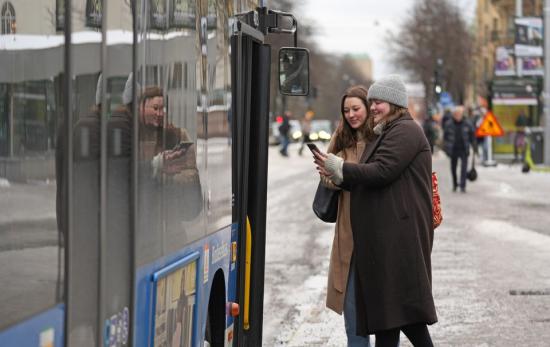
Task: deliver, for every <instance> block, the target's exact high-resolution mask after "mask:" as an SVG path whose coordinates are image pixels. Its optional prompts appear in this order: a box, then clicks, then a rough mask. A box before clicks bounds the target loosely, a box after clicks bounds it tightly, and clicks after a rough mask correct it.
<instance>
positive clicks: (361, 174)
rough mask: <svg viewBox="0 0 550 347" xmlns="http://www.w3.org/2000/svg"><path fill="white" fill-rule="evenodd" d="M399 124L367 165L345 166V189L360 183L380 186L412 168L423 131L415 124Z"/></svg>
mask: <svg viewBox="0 0 550 347" xmlns="http://www.w3.org/2000/svg"><path fill="white" fill-rule="evenodd" d="M413 126H414V127H416V128H418V129H416V128H413V127H412V126H409V125H404V124H403V125H396V126H395V127H394V128H391V129H390V130H389V132H388V133H387V134H386V136H385V137H384V138H383V139H382V142H381V143H380V146H379V147H378V148H377V149H376V152H375V153H374V155H373V159H372V160H371V161H369V162H368V163H361V164H353V163H344V168H343V173H344V182H345V186H350V185H355V184H361V185H365V186H369V187H380V186H385V185H387V184H390V183H391V182H393V181H395V180H396V179H397V178H398V177H399V176H400V175H401V173H402V172H403V171H404V170H405V169H406V168H407V167H408V166H409V164H410V163H411V162H412V160H413V159H414V158H415V157H416V155H417V154H418V152H419V150H420V140H425V137H424V135H423V134H422V133H421V131H422V129H420V127H419V126H417V125H416V124H414V125H413Z"/></svg>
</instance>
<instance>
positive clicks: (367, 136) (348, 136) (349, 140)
mask: <svg viewBox="0 0 550 347" xmlns="http://www.w3.org/2000/svg"><path fill="white" fill-rule="evenodd" d="M367 94H368V90H367V88H366V87H364V86H361V85H356V86H352V87H349V88H348V89H347V90H346V92H345V93H344V95H342V101H341V103H340V113H341V119H340V122H339V124H338V127H337V128H336V131H335V132H334V141H333V142H332V144H331V146H330V147H329V148H328V152H329V153H334V154H336V153H338V152H340V151H342V150H344V149H345V148H349V147H352V146H355V145H356V144H357V134H358V133H360V134H361V137H362V138H363V139H364V140H365V141H369V140H372V138H373V137H374V133H373V132H372V122H370V118H371V117H370V115H369V102H368V101H367ZM347 98H359V99H361V101H362V102H363V105H365V109H366V113H367V120H366V121H365V123H364V124H363V125H362V126H361V127H360V128H359V129H353V128H352V127H351V126H350V125H349V123H348V121H347V120H346V117H345V116H344V103H345V101H346V99H347Z"/></svg>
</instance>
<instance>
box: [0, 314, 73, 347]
mask: <svg viewBox="0 0 550 347" xmlns="http://www.w3.org/2000/svg"><path fill="white" fill-rule="evenodd" d="M64 317H65V305H64V304H59V305H57V306H55V307H54V308H52V309H50V310H48V311H45V312H42V313H40V314H38V315H36V316H34V317H32V318H31V319H29V320H27V321H25V322H22V323H19V324H17V325H15V326H13V327H11V328H9V329H7V330H5V331H2V332H0V347H4V346H5V347H8V346H9V347H12V346H17V347H26V346H29V347H30V346H32V347H40V346H46V345H47V343H48V342H50V341H51V342H52V344H51V345H53V346H55V347H61V346H63V339H64V335H63V333H64V332H63V321H64Z"/></svg>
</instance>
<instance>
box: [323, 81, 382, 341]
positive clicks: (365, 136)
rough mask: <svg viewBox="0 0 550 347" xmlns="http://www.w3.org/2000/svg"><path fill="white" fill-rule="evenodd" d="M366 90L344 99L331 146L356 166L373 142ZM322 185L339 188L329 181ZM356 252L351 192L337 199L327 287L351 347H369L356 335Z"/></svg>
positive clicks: (351, 90) (356, 90)
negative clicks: (354, 260) (354, 268)
mask: <svg viewBox="0 0 550 347" xmlns="http://www.w3.org/2000/svg"><path fill="white" fill-rule="evenodd" d="M367 110H368V106H367V89H366V88H365V87H363V86H353V87H350V88H349V89H348V90H347V91H346V93H345V94H344V96H343V97H342V103H341V113H342V119H341V121H340V124H339V125H338V128H337V129H336V131H335V133H334V136H333V137H332V140H331V142H330V144H329V147H328V152H329V153H334V154H336V155H337V156H339V157H341V158H342V159H344V160H345V161H346V162H351V163H357V162H358V161H359V158H360V157H361V154H362V153H363V150H364V149H365V144H366V143H368V142H370V141H372V140H373V136H374V134H373V132H372V131H371V130H370V128H369V126H368V122H367V118H368V112H367ZM322 181H323V183H324V184H325V185H326V186H328V187H330V188H333V189H339V188H337V187H336V186H335V185H334V184H332V182H331V181H330V180H329V179H328V178H326V177H323V178H322ZM352 253H353V235H352V232H351V221H350V193H349V192H347V191H343V190H342V191H341V193H340V198H339V200H338V218H337V220H336V227H335V233H334V241H333V243H332V252H331V255H330V267H329V274H328V285H327V307H328V308H330V309H331V310H333V311H334V312H336V313H338V314H342V312H343V313H344V322H345V326H346V335H347V337H348V347H367V346H368V347H370V343H369V339H368V338H365V337H362V336H357V335H356V322H355V321H356V312H355V306H356V305H355V294H354V288H355V286H354V276H353V273H350V268H352V267H350V264H351V261H352V259H351V258H352Z"/></svg>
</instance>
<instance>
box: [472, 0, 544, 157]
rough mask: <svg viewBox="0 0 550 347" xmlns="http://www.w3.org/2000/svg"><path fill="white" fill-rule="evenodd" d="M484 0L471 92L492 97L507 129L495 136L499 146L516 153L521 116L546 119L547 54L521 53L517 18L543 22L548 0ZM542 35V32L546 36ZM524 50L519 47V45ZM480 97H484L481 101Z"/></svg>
mask: <svg viewBox="0 0 550 347" xmlns="http://www.w3.org/2000/svg"><path fill="white" fill-rule="evenodd" d="M516 3H517V0H478V2H477V10H476V20H475V52H476V54H475V57H474V70H473V85H472V87H471V94H472V96H473V98H471V99H474V100H482V103H483V101H485V100H486V101H487V103H488V106H489V107H490V108H491V109H492V111H493V113H494V114H495V115H496V116H497V119H498V120H499V122H500V124H501V125H502V127H503V128H504V130H505V136H503V137H501V138H496V139H494V141H495V146H494V149H495V152H497V153H512V152H513V138H514V134H515V131H516V126H515V123H516V119H517V117H518V115H519V114H524V115H526V116H527V117H528V120H529V125H531V126H538V125H540V119H541V116H542V110H543V107H542V99H541V98H540V95H541V93H542V74H543V66H542V61H543V60H542V57H536V56H534V57H521V58H519V59H518V57H517V56H516V53H517V46H515V44H516V43H517V37H518V35H520V34H519V32H520V31H519V30H520V29H517V26H516V18H520V17H521V18H524V19H525V20H534V21H538V22H541V19H540V18H541V17H542V14H543V12H542V10H543V1H542V0H532V1H522V5H523V7H522V9H521V16H517V14H518V12H517V11H518V9H517V8H516ZM540 39H541V40H542V38H540ZM518 52H519V51H518ZM478 103H479V102H478Z"/></svg>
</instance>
